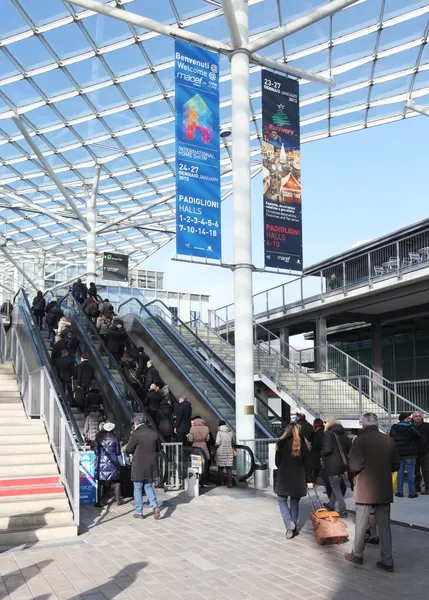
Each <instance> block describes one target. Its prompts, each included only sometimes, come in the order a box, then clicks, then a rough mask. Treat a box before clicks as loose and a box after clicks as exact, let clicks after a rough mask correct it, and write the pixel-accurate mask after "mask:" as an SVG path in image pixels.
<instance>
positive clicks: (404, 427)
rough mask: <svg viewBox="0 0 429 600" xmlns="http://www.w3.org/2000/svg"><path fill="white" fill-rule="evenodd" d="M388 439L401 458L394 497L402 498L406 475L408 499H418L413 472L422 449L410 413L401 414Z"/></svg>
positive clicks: (421, 440)
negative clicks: (391, 440)
mask: <svg viewBox="0 0 429 600" xmlns="http://www.w3.org/2000/svg"><path fill="white" fill-rule="evenodd" d="M390 437H391V438H393V440H394V442H395V444H396V447H397V449H398V452H399V456H400V457H401V466H400V468H399V473H398V487H397V492H396V494H395V495H396V496H398V498H403V496H404V475H405V470H406V471H407V475H408V498H418V494H416V489H415V472H416V461H417V456H418V455H419V454H420V453H421V451H422V449H423V445H422V442H423V439H422V436H421V435H420V434H419V432H418V431H416V429H415V428H414V427H413V426H412V425H411V413H401V414H400V415H399V422H398V423H395V424H394V425H392V428H391V430H390Z"/></svg>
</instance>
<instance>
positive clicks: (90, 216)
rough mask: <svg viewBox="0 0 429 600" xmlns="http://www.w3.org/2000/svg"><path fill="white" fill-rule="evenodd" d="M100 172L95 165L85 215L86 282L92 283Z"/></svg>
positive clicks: (94, 263)
mask: <svg viewBox="0 0 429 600" xmlns="http://www.w3.org/2000/svg"><path fill="white" fill-rule="evenodd" d="M100 172H101V166H100V165H96V167H95V174H94V181H93V184H92V190H91V193H90V194H88V195H87V203H86V206H87V213H86V218H87V221H88V225H89V230H88V232H87V234H86V270H87V273H88V275H87V278H86V279H87V281H88V282H90V281H93V282H94V283H95V280H96V278H97V273H96V268H97V235H96V227H97V209H96V200H97V191H98V183H99V181H100Z"/></svg>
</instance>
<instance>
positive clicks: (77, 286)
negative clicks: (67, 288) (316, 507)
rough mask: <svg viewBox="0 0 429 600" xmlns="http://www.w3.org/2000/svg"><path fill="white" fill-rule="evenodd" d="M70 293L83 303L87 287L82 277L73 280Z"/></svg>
mask: <svg viewBox="0 0 429 600" xmlns="http://www.w3.org/2000/svg"><path fill="white" fill-rule="evenodd" d="M72 294H73V296H74V297H75V298H76V300H77V301H78V302H79V304H83V303H84V302H85V299H86V297H87V295H88V288H87V287H86V285H85V284H84V283H83V282H82V279H78V280H77V281H75V282H74V284H73V287H72Z"/></svg>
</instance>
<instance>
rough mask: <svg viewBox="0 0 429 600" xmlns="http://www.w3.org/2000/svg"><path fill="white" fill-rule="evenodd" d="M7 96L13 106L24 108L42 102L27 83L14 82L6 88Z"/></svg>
mask: <svg viewBox="0 0 429 600" xmlns="http://www.w3.org/2000/svg"><path fill="white" fill-rule="evenodd" d="M7 95H8V97H9V99H10V100H12V102H13V103H14V104H15V106H26V105H27V104H32V103H33V102H38V101H39V100H42V98H41V97H40V95H39V94H38V93H37V92H36V90H35V89H34V88H33V86H32V85H30V83H29V82H28V81H23V80H21V81H15V82H14V83H11V84H9V85H8V86H7Z"/></svg>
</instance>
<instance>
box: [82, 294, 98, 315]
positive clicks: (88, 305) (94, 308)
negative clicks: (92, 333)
mask: <svg viewBox="0 0 429 600" xmlns="http://www.w3.org/2000/svg"><path fill="white" fill-rule="evenodd" d="M83 310H84V311H85V314H87V315H88V317H91V318H92V319H94V318H95V317H98V315H99V314H100V311H99V310H98V302H97V298H95V297H94V296H88V298H87V299H86V300H85V302H84V303H83Z"/></svg>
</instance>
